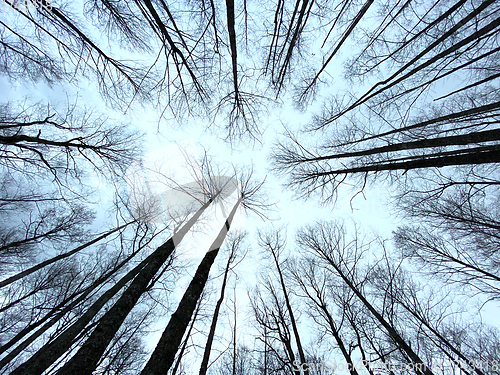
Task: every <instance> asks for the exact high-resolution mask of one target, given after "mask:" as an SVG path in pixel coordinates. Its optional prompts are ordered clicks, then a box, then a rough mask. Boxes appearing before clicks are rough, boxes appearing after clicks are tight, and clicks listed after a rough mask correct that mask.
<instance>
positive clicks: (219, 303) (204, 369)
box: [200, 249, 235, 375]
mask: <svg viewBox="0 0 500 375" xmlns="http://www.w3.org/2000/svg"><path fill="white" fill-rule="evenodd" d="M232 250H233V251H232V252H231V254H230V255H229V258H228V260H227V264H226V269H225V270H224V279H223V281H222V286H221V290H220V297H219V299H218V300H217V304H216V305H215V310H214V313H213V316H212V323H211V324H210V331H209V333H208V338H207V343H206V344H205V349H204V351H203V359H202V361H201V365H200V375H206V373H207V369H208V360H209V359H210V351H211V350H212V344H213V341H214V337H215V329H216V328H217V320H218V318H219V312H220V308H221V306H222V303H223V302H224V293H225V291H226V284H227V278H228V275H229V269H230V267H231V264H232V262H233V260H234V251H235V249H232Z"/></svg>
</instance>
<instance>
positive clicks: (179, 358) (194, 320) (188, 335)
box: [171, 296, 203, 375]
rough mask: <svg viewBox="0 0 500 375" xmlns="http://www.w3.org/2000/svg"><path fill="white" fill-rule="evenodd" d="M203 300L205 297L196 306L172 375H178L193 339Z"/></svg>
mask: <svg viewBox="0 0 500 375" xmlns="http://www.w3.org/2000/svg"><path fill="white" fill-rule="evenodd" d="M202 300H203V296H202V297H201V298H200V300H199V301H198V305H197V306H196V310H195V311H194V316H193V319H191V325H190V326H189V329H188V331H187V333H186V338H185V339H184V344H182V348H181V351H180V352H179V355H178V356H177V361H175V365H174V368H173V369H172V374H171V375H175V374H177V370H178V369H179V366H180V364H181V361H182V356H183V355H184V352H185V351H186V348H187V345H188V341H189V338H190V337H191V331H192V330H193V327H194V323H195V322H196V318H197V317H198V313H199V312H200V306H201V301H202Z"/></svg>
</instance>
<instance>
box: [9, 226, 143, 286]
mask: <svg viewBox="0 0 500 375" xmlns="http://www.w3.org/2000/svg"><path fill="white" fill-rule="evenodd" d="M131 223H133V222H129V223H126V224H123V225H121V226H119V227H117V228H115V229H113V230H111V231H109V232H106V233H104V234H102V235H100V236H99V237H96V238H94V239H93V240H92V241H89V242H87V243H85V244H83V245H81V246H78V247H77V248H75V249H73V250H71V251H68V252H67V253H64V254H60V255H58V256H55V257H53V258H51V259H47V260H45V261H43V262H41V263H38V264H37V265H35V266H33V267H31V268H28V269H27V270H25V271H22V272H19V273H18V274H16V275H14V276H11V277H9V278H8V279H6V280H4V281H1V282H0V288H3V287H4V286H6V285H9V284H12V283H13V282H14V281H16V280H19V279H21V278H23V277H25V276H28V275H30V274H32V273H33V272H36V271H38V270H40V269H42V268H44V267H46V266H48V265H49V264H52V263H55V262H57V261H59V260H61V259H64V258H67V257H69V256H71V255H73V254H76V253H77V252H79V251H80V250H83V249H85V248H87V247H89V246H91V245H93V244H95V243H97V242H99V241H100V240H102V239H104V238H106V237H108V236H109V235H111V234H113V233H115V232H117V231H119V230H121V229H123V228H125V227H126V226H128V225H129V224H131Z"/></svg>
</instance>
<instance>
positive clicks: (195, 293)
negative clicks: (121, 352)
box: [67, 198, 242, 375]
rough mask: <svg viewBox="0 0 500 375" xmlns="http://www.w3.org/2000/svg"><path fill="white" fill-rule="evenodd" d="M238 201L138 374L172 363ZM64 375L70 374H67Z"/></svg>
mask: <svg viewBox="0 0 500 375" xmlns="http://www.w3.org/2000/svg"><path fill="white" fill-rule="evenodd" d="M241 199H242V198H239V199H238V201H237V202H236V204H235V205H234V207H233V209H232V211H231V213H230V214H229V217H228V218H227V220H226V222H225V223H224V226H223V227H222V229H221V230H220V232H219V235H218V236H217V238H216V239H215V241H214V242H213V243H212V245H211V246H210V249H209V251H208V252H207V253H206V255H205V256H204V258H203V259H202V261H201V262H200V265H199V266H198V269H197V270H196V273H195V274H194V276H193V279H192V280H191V283H190V284H189V286H188V288H187V289H186V291H185V293H184V295H183V296H182V299H181V301H180V302H179V305H178V307H177V310H176V311H175V312H174V313H173V314H172V316H171V317H170V321H169V322H168V325H167V327H166V328H165V330H164V331H163V334H162V336H161V338H160V341H159V342H158V344H157V345H156V348H155V350H154V352H153V354H152V355H151V358H150V359H149V361H148V363H146V366H145V367H144V369H143V370H142V372H141V375H164V374H166V373H167V372H168V370H169V369H170V367H171V366H172V363H173V362H174V358H175V354H176V353H177V351H178V350H179V346H180V343H181V341H182V337H183V336H184V333H185V332H186V328H187V326H188V324H189V322H190V321H191V317H192V315H193V311H194V309H195V307H196V304H197V303H198V299H199V298H200V296H201V293H202V292H203V289H204V288H205V284H206V282H207V280H208V274H209V273H210V268H211V267H212V264H213V263H214V261H215V258H216V256H217V254H218V253H219V249H220V247H221V245H222V243H223V241H224V239H225V237H226V235H227V233H228V231H229V228H230V225H231V222H232V220H233V217H234V214H235V213H236V210H237V208H238V206H239V204H240V202H241ZM67 375H70V373H68V374H67ZM89 375H90V373H89Z"/></svg>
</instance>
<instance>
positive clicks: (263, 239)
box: [259, 230, 309, 375]
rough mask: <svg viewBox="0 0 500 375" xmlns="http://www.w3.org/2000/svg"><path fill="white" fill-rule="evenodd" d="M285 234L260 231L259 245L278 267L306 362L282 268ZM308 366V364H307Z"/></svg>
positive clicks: (293, 330)
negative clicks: (281, 256)
mask: <svg viewBox="0 0 500 375" xmlns="http://www.w3.org/2000/svg"><path fill="white" fill-rule="evenodd" d="M284 236H285V235H284V234H282V230H276V231H275V232H274V233H272V232H267V233H263V232H259V245H260V246H261V248H262V249H264V250H265V251H266V252H268V253H269V254H270V255H271V257H272V260H273V261H274V266H275V267H276V271H277V273H278V276H279V282H280V286H281V292H282V293H283V297H284V299H285V304H286V309H287V313H288V316H289V317H290V323H291V324H292V332H293V337H294V338H295V343H296V345H297V350H298V352H299V358H300V362H301V363H306V356H305V353H304V349H303V347H302V342H301V340H300V335H299V330H298V328H297V321H296V319H295V315H294V313H293V309H292V305H291V303H290V297H289V292H288V291H287V287H286V284H285V277H284V275H283V271H282V269H281V267H282V264H281V262H282V261H281V260H280V255H281V253H282V251H283V249H284V248H285V246H286V241H285V239H284V238H283V237H284ZM306 367H307V366H306ZM304 374H305V375H309V370H308V369H307V368H306V369H305V370H304Z"/></svg>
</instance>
